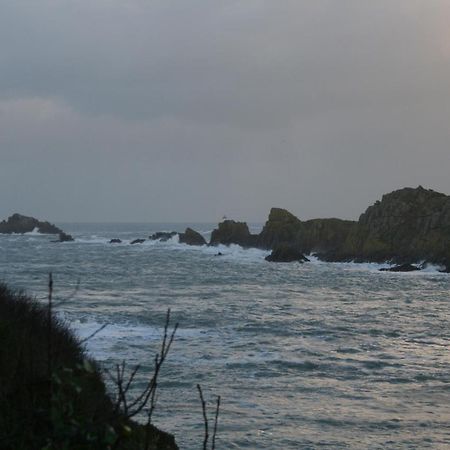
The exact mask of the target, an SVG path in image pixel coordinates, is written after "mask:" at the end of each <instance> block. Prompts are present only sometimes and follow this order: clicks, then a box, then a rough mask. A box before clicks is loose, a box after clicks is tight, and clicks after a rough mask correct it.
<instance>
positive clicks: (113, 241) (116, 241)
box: [109, 238, 122, 244]
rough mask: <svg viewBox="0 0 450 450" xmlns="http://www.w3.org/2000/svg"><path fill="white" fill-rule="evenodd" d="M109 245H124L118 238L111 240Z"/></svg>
mask: <svg viewBox="0 0 450 450" xmlns="http://www.w3.org/2000/svg"><path fill="white" fill-rule="evenodd" d="M109 243H110V244H121V243H122V240H121V239H118V238H114V239H111V240H110V241H109Z"/></svg>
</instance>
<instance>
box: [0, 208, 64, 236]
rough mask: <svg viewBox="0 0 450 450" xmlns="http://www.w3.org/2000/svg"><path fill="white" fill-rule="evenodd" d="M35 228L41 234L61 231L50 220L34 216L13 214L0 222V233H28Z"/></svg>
mask: <svg viewBox="0 0 450 450" xmlns="http://www.w3.org/2000/svg"><path fill="white" fill-rule="evenodd" d="M34 230H37V231H38V232H39V233H42V234H60V233H63V231H62V230H61V229H60V228H58V227H57V226H56V225H53V224H51V223H50V222H44V221H40V220H38V219H35V218H34V217H28V216H22V215H21V214H17V213H16V214H13V215H12V216H10V217H8V220H3V221H2V222H1V223H0V233H7V234H11V233H20V234H23V233H30V232H31V231H34Z"/></svg>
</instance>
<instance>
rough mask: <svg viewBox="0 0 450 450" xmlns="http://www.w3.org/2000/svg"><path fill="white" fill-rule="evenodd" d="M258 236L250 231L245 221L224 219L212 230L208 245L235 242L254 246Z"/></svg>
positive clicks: (244, 245) (243, 245)
mask: <svg viewBox="0 0 450 450" xmlns="http://www.w3.org/2000/svg"><path fill="white" fill-rule="evenodd" d="M257 238H258V236H256V235H253V234H251V233H250V231H249V229H248V225H247V224H246V223H245V222H235V221H234V220H224V221H223V222H221V223H219V225H218V228H216V229H215V230H213V232H212V234H211V240H210V242H209V245H219V244H223V245H230V244H237V245H241V246H242V247H255V246H256V244H257Z"/></svg>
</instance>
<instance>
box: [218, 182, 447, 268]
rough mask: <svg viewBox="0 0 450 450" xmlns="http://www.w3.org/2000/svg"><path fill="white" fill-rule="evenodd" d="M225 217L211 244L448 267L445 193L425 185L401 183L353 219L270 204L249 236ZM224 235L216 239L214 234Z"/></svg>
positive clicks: (336, 258) (242, 225) (333, 258)
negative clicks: (313, 215)
mask: <svg viewBox="0 0 450 450" xmlns="http://www.w3.org/2000/svg"><path fill="white" fill-rule="evenodd" d="M231 222H233V221H226V222H223V223H221V224H219V228H218V229H217V230H215V231H214V232H213V238H212V239H211V243H210V245H215V244H217V243H223V244H230V243H234V244H240V245H243V246H245V247H258V248H262V249H266V250H273V249H274V248H276V247H277V246H279V245H283V246H286V245H287V246H290V247H292V248H293V249H295V250H296V251H299V252H301V253H304V254H316V255H317V256H318V257H319V258H321V259H323V260H326V261H356V262H384V261H390V262H393V263H400V264H401V263H405V262H409V263H410V262H420V261H427V262H430V263H436V264H441V265H444V266H446V267H447V269H450V196H448V195H445V194H442V193H439V192H436V191H433V190H432V189H424V188H423V187H422V186H419V187H417V188H403V189H399V190H396V191H393V192H391V193H389V194H385V195H383V197H382V199H381V201H376V202H375V204H373V205H372V206H370V207H369V208H367V210H366V211H365V212H364V213H363V214H361V216H360V217H359V220H358V221H351V220H342V219H336V218H332V219H313V220H308V221H301V220H300V219H299V218H298V217H296V216H295V215H293V214H292V213H290V212H289V211H287V210H285V209H281V208H272V209H271V211H270V214H269V217H268V220H267V222H266V223H265V225H264V227H263V229H262V231H261V233H260V234H259V235H257V236H255V235H250V233H249V232H248V227H246V224H245V223H242V222H241V223H239V230H240V232H239V233H238V232H237V224H238V222H233V223H234V224H235V225H234V226H235V227H236V230H235V231H236V232H235V233H223V231H225V230H229V229H230V225H231V224H230V223H231ZM225 234H226V236H227V238H226V239H217V235H222V236H224V235H225Z"/></svg>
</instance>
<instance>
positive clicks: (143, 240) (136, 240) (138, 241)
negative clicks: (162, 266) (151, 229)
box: [130, 239, 145, 245]
mask: <svg viewBox="0 0 450 450" xmlns="http://www.w3.org/2000/svg"><path fill="white" fill-rule="evenodd" d="M144 242H145V239H135V240H134V241H131V242H130V244H131V245H134V244H143V243H144Z"/></svg>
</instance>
